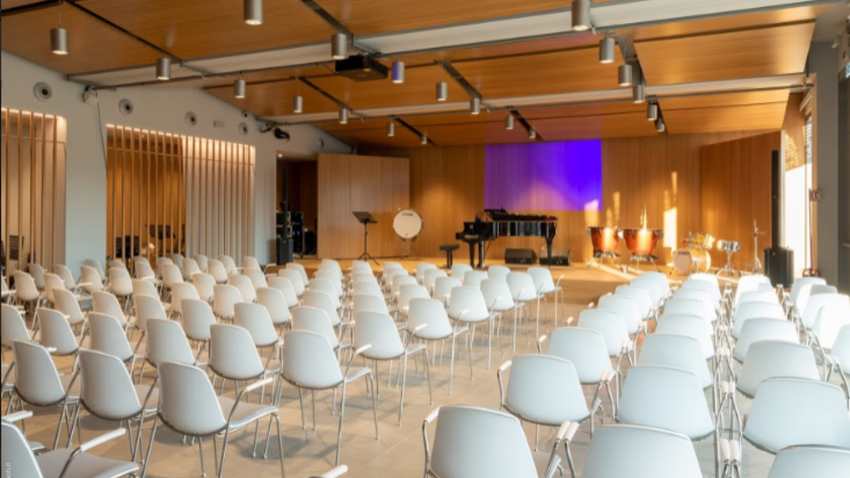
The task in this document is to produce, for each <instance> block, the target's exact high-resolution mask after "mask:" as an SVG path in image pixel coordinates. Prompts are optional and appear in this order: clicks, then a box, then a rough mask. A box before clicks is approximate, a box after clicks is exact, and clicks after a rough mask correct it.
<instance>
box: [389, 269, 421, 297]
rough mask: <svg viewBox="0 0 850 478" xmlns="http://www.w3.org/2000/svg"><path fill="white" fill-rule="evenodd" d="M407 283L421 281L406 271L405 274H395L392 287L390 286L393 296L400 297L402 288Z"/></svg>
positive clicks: (416, 283)
mask: <svg viewBox="0 0 850 478" xmlns="http://www.w3.org/2000/svg"><path fill="white" fill-rule="evenodd" d="M406 285H419V282H418V281H417V280H416V277H413V276H411V275H408V274H407V273H406V272H405V273H404V274H396V275H394V276H393V282H392V287H391V288H390V291H391V292H392V294H393V297H398V295H399V294H401V288H402V287H404V286H406Z"/></svg>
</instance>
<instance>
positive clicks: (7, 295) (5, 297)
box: [0, 277, 15, 303]
mask: <svg viewBox="0 0 850 478" xmlns="http://www.w3.org/2000/svg"><path fill="white" fill-rule="evenodd" d="M0 279H2V282H3V297H2V300H3V302H4V303H5V302H6V301H7V300H9V299H11V298H12V297H14V296H15V291H13V290H11V289H9V284H7V283H6V278H5V277H2V278H0Z"/></svg>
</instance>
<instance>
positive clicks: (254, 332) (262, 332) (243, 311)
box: [235, 303, 288, 347]
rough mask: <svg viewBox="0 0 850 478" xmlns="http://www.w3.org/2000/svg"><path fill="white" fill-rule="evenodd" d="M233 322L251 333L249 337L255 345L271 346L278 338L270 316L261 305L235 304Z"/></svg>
mask: <svg viewBox="0 0 850 478" xmlns="http://www.w3.org/2000/svg"><path fill="white" fill-rule="evenodd" d="M287 310H288V309H287ZM235 323H236V325H238V326H239V327H242V328H243V329H245V330H247V331H248V333H249V334H251V339H252V340H253V341H254V345H255V346H256V347H271V346H274V345H275V344H276V343H277V341H278V340H279V335H278V333H277V330H275V328H274V322H272V317H271V315H269V311H268V310H267V309H266V308H265V307H264V306H262V305H259V304H245V303H242V304H236V320H235Z"/></svg>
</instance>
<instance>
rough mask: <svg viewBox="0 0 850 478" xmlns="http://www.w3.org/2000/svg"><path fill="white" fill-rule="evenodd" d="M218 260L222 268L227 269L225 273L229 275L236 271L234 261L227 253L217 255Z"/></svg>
mask: <svg viewBox="0 0 850 478" xmlns="http://www.w3.org/2000/svg"><path fill="white" fill-rule="evenodd" d="M218 260H219V261H220V262H221V264H222V265H223V266H224V270H225V271H227V275H231V274H233V273H234V272H236V261H234V260H233V258H232V257H230V256H228V255H221V256H218Z"/></svg>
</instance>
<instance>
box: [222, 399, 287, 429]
mask: <svg viewBox="0 0 850 478" xmlns="http://www.w3.org/2000/svg"><path fill="white" fill-rule="evenodd" d="M218 403H219V405H221V410H222V412H224V416H225V418H227V417H229V416H230V413H231V411H232V410H233V405H235V404H236V400H233V399H231V398H225V397H219V398H218ZM276 412H277V408H276V407H273V406H269V405H256V404H253V403H246V402H245V401H244V399H243V401H242V402H240V403H239V406H238V407H236V411H235V412H234V413H233V420H232V421H231V422H230V431H231V432H234V431H237V430H239V429H241V428H244V427H246V426H248V425H250V424H251V423H253V422H255V421H257V420H259V419H261V418H263V417H267V416H270V415H273V414H274V413H276Z"/></svg>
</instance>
